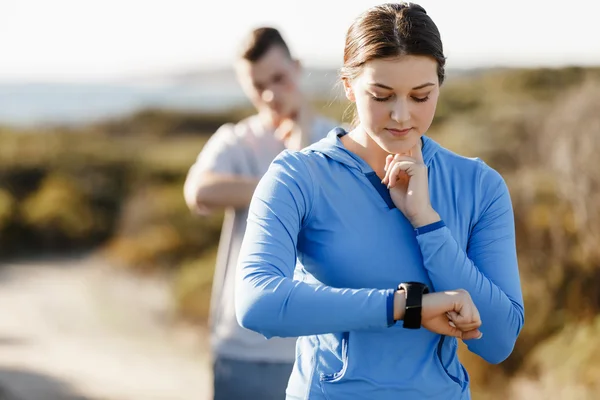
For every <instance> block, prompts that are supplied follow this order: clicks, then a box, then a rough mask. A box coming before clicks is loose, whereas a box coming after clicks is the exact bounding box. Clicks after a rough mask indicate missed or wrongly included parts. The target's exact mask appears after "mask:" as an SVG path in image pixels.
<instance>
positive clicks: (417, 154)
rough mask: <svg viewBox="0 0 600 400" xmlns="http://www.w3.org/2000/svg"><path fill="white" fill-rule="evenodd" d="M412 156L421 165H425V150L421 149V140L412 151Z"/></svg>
mask: <svg viewBox="0 0 600 400" xmlns="http://www.w3.org/2000/svg"><path fill="white" fill-rule="evenodd" d="M410 153H411V156H412V157H413V158H414V159H415V160H417V161H418V162H420V163H423V164H424V163H425V161H424V160H423V149H422V148H421V140H419V141H418V142H417V144H416V145H415V146H414V147H413V148H411V149H410Z"/></svg>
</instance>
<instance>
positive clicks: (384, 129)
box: [344, 55, 439, 154]
mask: <svg viewBox="0 0 600 400" xmlns="http://www.w3.org/2000/svg"><path fill="white" fill-rule="evenodd" d="M437 67H438V64H437V62H436V61H435V59H433V58H430V57H426V56H412V55H410V56H401V57H398V58H393V59H378V60H372V61H369V62H367V63H366V64H365V65H364V66H363V69H362V72H361V74H360V75H359V76H358V77H356V78H355V79H353V80H352V81H349V80H344V87H345V90H346V96H347V97H348V99H349V100H350V101H353V102H355V103H356V109H357V113H358V118H359V120H360V125H359V127H360V128H362V130H363V131H364V132H365V133H366V134H367V135H368V137H369V138H370V139H371V140H373V141H374V142H376V143H377V144H378V145H379V147H381V148H382V149H384V150H385V151H386V152H388V153H392V154H402V153H406V152H408V150H409V149H411V148H412V147H414V146H415V145H416V144H417V143H418V141H419V140H420V138H421V135H423V134H424V133H425V132H426V131H427V130H428V129H429V126H430V125H431V122H432V121H433V116H434V114H435V108H436V105H437V100H438V96H439V80H438V75H437Z"/></svg>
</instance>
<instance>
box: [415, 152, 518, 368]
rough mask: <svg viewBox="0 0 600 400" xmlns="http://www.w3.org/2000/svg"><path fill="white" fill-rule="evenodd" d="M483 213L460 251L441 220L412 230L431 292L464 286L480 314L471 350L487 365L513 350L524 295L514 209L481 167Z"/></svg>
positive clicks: (495, 177)
mask: <svg viewBox="0 0 600 400" xmlns="http://www.w3.org/2000/svg"><path fill="white" fill-rule="evenodd" d="M480 167H481V170H480V173H481V175H480V179H479V187H480V188H481V190H483V195H482V197H481V199H482V200H481V201H482V207H481V210H482V212H481V213H480V216H479V218H478V220H477V222H476V223H475V224H474V226H473V228H472V231H471V234H470V237H469V241H468V246H467V251H466V252H465V251H463V250H462V249H461V248H460V246H459V245H458V243H457V242H456V240H455V239H454V238H453V237H452V233H451V231H450V230H449V229H448V227H446V226H445V225H444V224H443V223H439V224H438V225H437V229H433V230H429V231H428V230H427V229H425V230H424V231H426V233H423V234H417V241H418V243H419V246H420V248H421V253H422V255H423V261H424V264H425V268H426V269H427V271H428V274H429V277H430V279H431V282H432V283H433V286H434V289H435V290H436V291H444V290H455V289H465V290H467V291H468V292H469V294H470V295H471V297H472V299H473V301H474V303H475V305H476V306H477V309H478V310H479V313H480V316H481V321H482V325H481V329H480V330H481V332H482V333H483V337H482V338H481V339H478V340H467V341H465V343H466V344H467V346H468V348H469V350H470V351H472V352H474V353H475V354H478V355H479V356H481V357H482V358H483V359H485V360H486V361H488V362H490V363H495V364H496V363H500V362H502V361H504V360H505V359H506V358H507V357H508V356H509V355H510V353H511V352H512V350H513V348H514V345H515V342H516V339H517V336H518V335H519V333H520V331H521V328H522V327H523V323H524V307H523V295H522V293H521V283H520V277H519V269H518V264H517V252H516V245H515V225H514V215H513V208H512V204H511V199H510V194H509V192H508V188H507V186H506V184H505V182H504V180H503V179H502V177H501V176H500V174H499V173H498V172H496V171H495V170H493V169H491V168H489V167H487V166H486V165H485V164H483V163H481V165H480Z"/></svg>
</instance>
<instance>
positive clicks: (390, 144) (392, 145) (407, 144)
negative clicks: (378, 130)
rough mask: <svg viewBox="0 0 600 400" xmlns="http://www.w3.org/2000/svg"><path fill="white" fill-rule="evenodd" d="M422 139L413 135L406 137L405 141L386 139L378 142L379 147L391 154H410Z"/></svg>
mask: <svg viewBox="0 0 600 400" xmlns="http://www.w3.org/2000/svg"><path fill="white" fill-rule="evenodd" d="M420 139H421V135H418V134H416V135H411V136H410V137H406V138H403V139H389V138H385V139H383V140H381V139H380V140H378V142H379V143H378V144H379V147H381V148H382V149H383V150H385V151H386V152H388V153H390V154H402V153H408V151H409V150H410V149H412V148H413V147H415V145H416V144H417V143H418V142H419V140H420Z"/></svg>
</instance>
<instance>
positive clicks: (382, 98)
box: [371, 95, 392, 101]
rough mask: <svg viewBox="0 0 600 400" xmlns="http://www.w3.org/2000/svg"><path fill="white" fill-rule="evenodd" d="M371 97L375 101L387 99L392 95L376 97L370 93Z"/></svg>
mask: <svg viewBox="0 0 600 400" xmlns="http://www.w3.org/2000/svg"><path fill="white" fill-rule="evenodd" d="M371 97H372V98H373V100H375V101H388V100H389V99H391V98H392V96H387V97H378V96H375V95H371Z"/></svg>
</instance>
